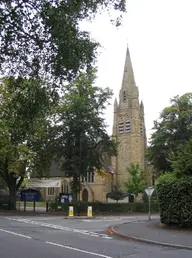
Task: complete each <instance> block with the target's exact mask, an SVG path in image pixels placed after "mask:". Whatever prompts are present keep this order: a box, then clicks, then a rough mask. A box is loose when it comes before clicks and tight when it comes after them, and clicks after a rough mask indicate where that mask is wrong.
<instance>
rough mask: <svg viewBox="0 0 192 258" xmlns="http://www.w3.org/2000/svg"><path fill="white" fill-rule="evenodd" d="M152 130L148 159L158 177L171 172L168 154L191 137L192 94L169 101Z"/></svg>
mask: <svg viewBox="0 0 192 258" xmlns="http://www.w3.org/2000/svg"><path fill="white" fill-rule="evenodd" d="M153 129H154V133H153V134H152V136H151V141H150V146H149V148H148V158H149V160H150V161H151V164H152V165H153V167H154V169H155V170H156V171H157V173H156V176H158V175H159V174H161V173H165V172H168V171H170V172H171V171H173V167H172V166H171V161H170V158H169V156H170V153H176V151H177V150H178V148H180V146H181V145H183V144H185V143H186V142H187V141H188V140H189V139H190V138H191V136H192V93H186V94H184V95H182V96H176V97H174V98H173V99H171V105H170V106H169V107H166V108H165V109H164V110H163V111H162V112H161V114H160V118H159V120H157V121H155V122H154V128H153Z"/></svg>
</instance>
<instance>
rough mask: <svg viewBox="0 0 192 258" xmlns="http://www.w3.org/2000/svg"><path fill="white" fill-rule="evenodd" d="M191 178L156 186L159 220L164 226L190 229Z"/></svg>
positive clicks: (191, 224) (191, 220)
mask: <svg viewBox="0 0 192 258" xmlns="http://www.w3.org/2000/svg"><path fill="white" fill-rule="evenodd" d="M191 189H192V178H191V177H186V178H182V179H177V180H172V181H168V182H164V183H162V184H158V185H157V191H158V198H159V208H160V218H161V222H162V223H164V224H166V225H178V226H180V227H192V214H191V211H192V191H191Z"/></svg>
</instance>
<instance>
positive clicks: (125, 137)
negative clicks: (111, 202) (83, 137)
mask: <svg viewBox="0 0 192 258" xmlns="http://www.w3.org/2000/svg"><path fill="white" fill-rule="evenodd" d="M112 133H113V137H114V139H115V140H116V141H117V142H119V146H118V156H117V157H112V159H109V160H108V161H106V168H105V169H106V171H107V173H106V176H103V177H102V176H101V175H98V174H96V173H94V172H93V173H92V174H89V175H88V177H87V179H86V180H84V182H83V188H82V191H81V194H80V199H81V200H84V201H90V202H92V201H104V202H105V201H106V195H107V193H109V192H111V190H112V186H113V185H114V184H117V183H118V184H120V185H122V183H123V181H124V180H128V178H129V175H128V172H127V170H126V169H127V167H129V166H130V164H131V163H135V164H140V166H141V168H142V169H143V170H144V171H147V167H146V162H145V153H146V143H147V139H146V129H145V120H144V106H143V102H139V89H138V87H137V86H136V83H135V78H134V73H133V67H132V63H131V58H130V53H129V49H127V52H126V58H125V66H124V73H123V79H122V86H121V89H120V92H119V100H118V101H117V99H115V102H114V121H113V132H112ZM56 170H57V169H56V168H53V167H52V169H51V171H52V173H51V174H52V175H53V176H56V175H57V172H56ZM146 173H147V172H146ZM147 178H148V180H150V179H149V177H148V176H147ZM57 179H59V180H60V181H61V182H60V187H57V188H54V187H49V188H44V197H45V199H46V200H52V199H54V198H55V196H56V195H58V194H59V193H64V194H67V193H69V192H70V187H69V181H70V180H69V179H66V178H61V177H59V174H58V178H57Z"/></svg>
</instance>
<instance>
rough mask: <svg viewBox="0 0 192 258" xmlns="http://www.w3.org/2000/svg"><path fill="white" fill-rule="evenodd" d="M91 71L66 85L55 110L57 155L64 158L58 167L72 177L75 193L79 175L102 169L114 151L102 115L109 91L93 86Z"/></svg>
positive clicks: (79, 179)
mask: <svg viewBox="0 0 192 258" xmlns="http://www.w3.org/2000/svg"><path fill="white" fill-rule="evenodd" d="M95 73H96V71H95V70H92V69H90V70H89V73H80V74H79V76H78V77H77V78H76V79H75V80H73V81H72V82H71V83H70V84H69V85H67V86H66V92H65V94H64V97H63V98H62V99H61V101H60V104H59V107H58V110H57V117H56V119H57V125H56V129H55V130H57V132H58V135H57V149H58V150H59V151H58V155H57V158H58V159H59V160H60V159H61V158H62V157H64V160H63V163H62V169H63V171H65V176H67V177H70V178H73V181H72V191H73V193H75V195H76V194H77V193H78V192H79V191H80V186H81V185H80V181H81V178H82V177H86V176H87V174H88V173H91V172H93V170H95V169H97V170H99V169H102V168H103V166H104V165H105V157H106V155H107V156H114V155H116V154H117V148H116V144H115V142H114V141H113V140H112V138H111V137H109V136H108V134H107V131H106V125H105V121H104V118H103V112H104V110H105V108H106V106H107V105H108V104H109V99H110V98H111V96H112V92H111V91H110V90H109V89H108V88H105V89H102V88H99V87H97V86H94V82H95V78H96V75H95ZM61 132H62V133H61ZM74 198H76V197H75V196H74Z"/></svg>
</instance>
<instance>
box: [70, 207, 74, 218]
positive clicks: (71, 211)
mask: <svg viewBox="0 0 192 258" xmlns="http://www.w3.org/2000/svg"><path fill="white" fill-rule="evenodd" d="M73 216H74V213H73V206H69V217H73Z"/></svg>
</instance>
